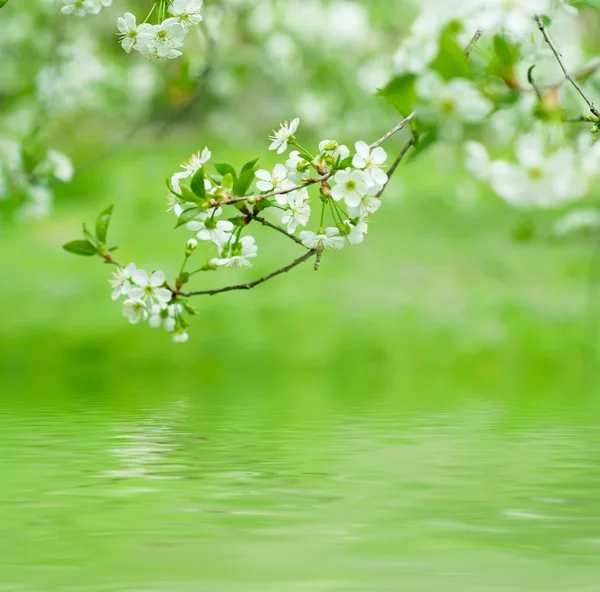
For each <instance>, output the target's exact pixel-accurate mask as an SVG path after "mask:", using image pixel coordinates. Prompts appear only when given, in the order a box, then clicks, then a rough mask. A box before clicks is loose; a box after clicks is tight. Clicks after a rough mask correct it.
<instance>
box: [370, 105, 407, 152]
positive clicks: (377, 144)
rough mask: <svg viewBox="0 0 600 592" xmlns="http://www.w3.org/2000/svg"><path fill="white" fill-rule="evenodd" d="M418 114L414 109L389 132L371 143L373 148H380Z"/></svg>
mask: <svg viewBox="0 0 600 592" xmlns="http://www.w3.org/2000/svg"><path fill="white" fill-rule="evenodd" d="M416 116H417V113H416V111H413V112H412V113H411V114H410V115H409V116H408V117H407V118H406V119H403V120H402V121H401V122H400V123H399V124H398V125H397V126H395V127H393V128H392V129H391V130H390V131H389V132H388V133H387V134H384V135H383V136H381V138H379V140H377V142H374V143H373V144H371V150H372V149H373V148H378V147H379V146H381V145H382V144H383V143H384V142H387V141H388V140H389V139H390V138H391V137H392V136H393V135H394V134H395V133H397V132H399V131H400V130H401V129H404V128H405V127H406V126H407V125H408V124H409V123H410V122H411V121H412V120H413V119H414V118H415V117H416Z"/></svg>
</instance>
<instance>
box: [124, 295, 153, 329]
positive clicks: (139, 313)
mask: <svg viewBox="0 0 600 592" xmlns="http://www.w3.org/2000/svg"><path fill="white" fill-rule="evenodd" d="M123 316H124V317H126V318H127V319H129V322H130V323H131V324H132V325H137V324H138V323H140V322H141V321H145V320H146V319H147V318H148V310H147V309H146V305H145V304H144V303H143V302H142V301H141V300H140V299H139V298H132V297H130V298H128V299H127V300H125V302H123Z"/></svg>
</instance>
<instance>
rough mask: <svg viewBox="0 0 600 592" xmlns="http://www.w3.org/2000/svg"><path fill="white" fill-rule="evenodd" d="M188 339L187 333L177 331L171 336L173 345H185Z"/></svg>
mask: <svg viewBox="0 0 600 592" xmlns="http://www.w3.org/2000/svg"><path fill="white" fill-rule="evenodd" d="M189 338H190V336H189V335H188V333H187V331H178V332H177V333H174V334H173V338H172V339H173V343H185V342H186V341H187V340H188V339H189Z"/></svg>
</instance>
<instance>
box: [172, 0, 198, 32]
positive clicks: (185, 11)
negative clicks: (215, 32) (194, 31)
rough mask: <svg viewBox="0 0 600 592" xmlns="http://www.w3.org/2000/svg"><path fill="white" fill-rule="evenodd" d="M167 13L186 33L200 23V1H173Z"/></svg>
mask: <svg viewBox="0 0 600 592" xmlns="http://www.w3.org/2000/svg"><path fill="white" fill-rule="evenodd" d="M169 12H170V13H171V14H172V15H173V16H175V17H176V18H177V20H178V21H179V22H180V23H181V26H182V27H183V28H184V30H185V31H186V32H187V31H189V30H190V29H191V28H192V27H193V26H194V25H197V24H198V23H200V21H202V0H173V4H171V6H170V7H169Z"/></svg>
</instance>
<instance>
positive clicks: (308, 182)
mask: <svg viewBox="0 0 600 592" xmlns="http://www.w3.org/2000/svg"><path fill="white" fill-rule="evenodd" d="M415 116H416V112H414V111H413V112H412V113H411V114H410V115H409V116H408V117H406V118H405V119H403V120H402V121H401V122H400V123H399V124H398V125H396V126H394V127H393V128H392V129H391V130H390V131H389V132H387V133H386V134H384V135H383V136H382V137H381V138H379V140H377V141H376V142H374V143H373V144H371V146H370V147H371V149H374V148H377V147H379V146H381V144H383V143H384V142H386V141H387V140H389V139H390V138H391V137H392V136H393V135H394V134H396V133H398V132H399V131H400V130H402V129H404V128H405V127H406V126H407V125H408V124H409V123H410V122H411V121H412V120H413V119H414V117H415ZM331 177H332V173H325V174H324V175H321V176H319V177H314V178H310V179H306V180H305V181H304V182H303V183H301V184H300V185H295V186H294V187H290V188H289V189H275V190H274V191H271V192H270V193H262V194H258V195H247V196H245V197H231V198H228V199H224V200H221V201H219V200H216V199H214V200H212V201H210V202H209V207H211V208H218V207H220V206H227V205H230V204H234V203H239V202H241V201H249V202H250V203H253V202H254V203H256V202H259V201H262V200H263V199H269V198H270V197H276V196H277V195H285V194H287V193H292V192H294V191H298V190H299V189H304V188H305V187H310V186H311V185H314V184H315V183H323V181H327V180H329V179H330V178H331Z"/></svg>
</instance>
